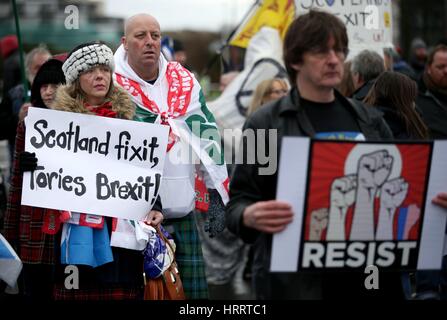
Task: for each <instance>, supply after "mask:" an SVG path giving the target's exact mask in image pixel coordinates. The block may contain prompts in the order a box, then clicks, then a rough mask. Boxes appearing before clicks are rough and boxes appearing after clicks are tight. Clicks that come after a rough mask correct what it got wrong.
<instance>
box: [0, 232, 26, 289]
mask: <svg viewBox="0 0 447 320" xmlns="http://www.w3.org/2000/svg"><path fill="white" fill-rule="evenodd" d="M22 267H23V265H22V261H21V260H20V258H19V256H18V255H17V254H16V252H15V251H14V249H13V248H12V247H11V245H10V244H9V243H8V241H6V239H5V238H4V237H3V236H2V234H0V279H1V280H3V281H5V282H6V284H7V285H8V286H9V287H15V285H16V284H17V279H18V278H19V275H20V272H21V271H22Z"/></svg>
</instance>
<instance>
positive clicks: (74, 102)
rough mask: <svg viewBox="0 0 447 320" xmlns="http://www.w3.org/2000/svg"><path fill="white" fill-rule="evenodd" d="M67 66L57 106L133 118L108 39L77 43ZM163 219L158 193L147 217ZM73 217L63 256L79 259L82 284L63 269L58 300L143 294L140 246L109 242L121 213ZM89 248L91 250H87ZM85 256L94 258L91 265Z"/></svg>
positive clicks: (150, 220) (66, 232)
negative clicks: (73, 283)
mask: <svg viewBox="0 0 447 320" xmlns="http://www.w3.org/2000/svg"><path fill="white" fill-rule="evenodd" d="M62 69H63V71H64V74H65V79H66V81H67V85H66V86H62V87H60V88H59V89H58V91H57V95H56V102H55V108H54V109H56V110H62V111H69V112H77V113H85V114H92V115H98V116H103V117H110V118H121V119H132V118H133V116H134V110H135V107H134V105H133V104H132V102H131V100H130V98H129V97H128V94H127V93H126V92H125V91H124V90H123V89H121V88H118V87H115V86H114V85H113V81H112V72H113V69H114V62H113V52H112V50H110V48H108V47H107V46H106V45H104V44H101V43H87V44H82V45H80V46H78V47H76V48H75V49H73V50H72V52H71V53H70V54H69V56H68V58H67V60H66V61H65V63H64V65H63V67H62ZM83 216H84V217H83ZM91 216H93V218H92V219H91V220H90V223H89V224H87V225H84V226H82V225H80V224H81V223H80V222H81V221H87V220H88V219H87V218H86V217H91ZM162 220H163V215H162V214H161V202H160V200H159V199H158V201H157V202H156V203H155V205H154V207H153V208H152V210H151V211H150V213H149V214H148V217H147V219H146V222H147V223H148V224H150V225H152V226H155V225H158V224H159V223H160V222H161V221H162ZM68 222H69V223H64V227H63V230H62V242H61V255H62V256H61V261H62V263H63V264H67V265H72V264H74V265H77V268H78V269H79V279H80V283H79V289H78V290H70V288H67V286H66V281H65V283H64V280H65V279H66V274H62V272H61V278H60V281H59V282H58V284H57V285H56V287H55V290H54V298H55V299H56V300H64V299H70V300H73V299H74V300H85V299H87V300H90V299H138V298H140V297H141V293H142V291H141V289H142V288H143V277H142V265H143V255H142V253H141V251H137V250H129V249H124V248H117V247H111V245H110V239H111V237H113V235H112V234H113V231H114V229H115V226H116V225H117V223H118V222H119V219H116V218H110V217H99V216H95V215H83V214H80V217H79V219H77V217H76V214H72V216H71V217H70V220H69V221H68ZM73 222H74V223H73ZM77 223H79V224H77ZM86 234H87V235H92V234H93V239H94V241H92V242H93V243H88V242H86V241H85V242H84V243H83V244H82V245H81V246H80V245H79V241H80V240H81V241H82V240H85V239H86V238H87V237H86V236H85V235H86ZM76 236H77V238H76ZM74 244H75V245H74ZM123 247H124V246H123ZM98 248H99V249H98ZM64 249H68V250H71V251H70V254H71V255H70V256H68V255H65V254H64ZM73 250H78V251H79V252H80V253H82V254H84V257H82V256H78V257H74V256H75V254H73ZM86 250H87V251H86ZM86 252H87V253H90V254H89V255H87V256H85V253H86ZM86 261H93V263H91V264H90V265H87V266H86V265H85V264H86V263H85V262H86ZM81 264H82V265H81Z"/></svg>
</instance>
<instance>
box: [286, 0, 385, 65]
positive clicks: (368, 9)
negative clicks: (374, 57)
mask: <svg viewBox="0 0 447 320" xmlns="http://www.w3.org/2000/svg"><path fill="white" fill-rule="evenodd" d="M295 6H296V13H297V15H300V14H303V13H306V12H308V11H309V10H310V9H317V10H325V11H328V12H330V13H332V14H334V15H336V16H338V17H339V18H340V19H341V20H342V21H343V22H344V24H345V25H346V28H347V30H348V37H349V49H350V57H353V56H355V55H356V54H357V53H359V52H360V51H362V50H364V49H369V50H374V51H377V52H378V53H379V54H380V55H382V56H383V48H392V47H393V44H392V43H393V25H392V0H295Z"/></svg>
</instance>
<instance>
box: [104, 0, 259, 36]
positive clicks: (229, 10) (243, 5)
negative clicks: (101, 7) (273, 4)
mask: <svg viewBox="0 0 447 320" xmlns="http://www.w3.org/2000/svg"><path fill="white" fill-rule="evenodd" d="M104 3H105V9H106V13H107V14H108V15H111V16H116V17H123V18H128V17H130V16H132V15H134V14H136V13H140V12H146V13H149V14H152V15H153V16H155V17H156V18H157V20H158V21H159V22H160V25H161V29H162V31H163V30H165V31H174V30H182V29H190V30H208V31H220V30H222V28H223V27H224V26H225V25H227V26H235V25H237V24H238V23H239V22H240V21H241V20H242V18H243V17H244V15H245V14H246V13H247V11H248V10H249V8H250V7H251V6H252V5H253V4H254V3H255V0H107V1H104Z"/></svg>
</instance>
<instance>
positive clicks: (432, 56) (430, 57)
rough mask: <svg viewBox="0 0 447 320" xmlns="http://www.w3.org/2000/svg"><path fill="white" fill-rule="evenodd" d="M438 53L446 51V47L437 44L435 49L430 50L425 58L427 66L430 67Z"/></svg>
mask: <svg viewBox="0 0 447 320" xmlns="http://www.w3.org/2000/svg"><path fill="white" fill-rule="evenodd" d="M439 51H447V45H445V44H438V45H437V46H436V47H434V48H433V49H432V50H430V52H429V53H428V57H427V66H430V65H431V64H432V63H433V60H434V59H435V54H437V53H438V52H439Z"/></svg>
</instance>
